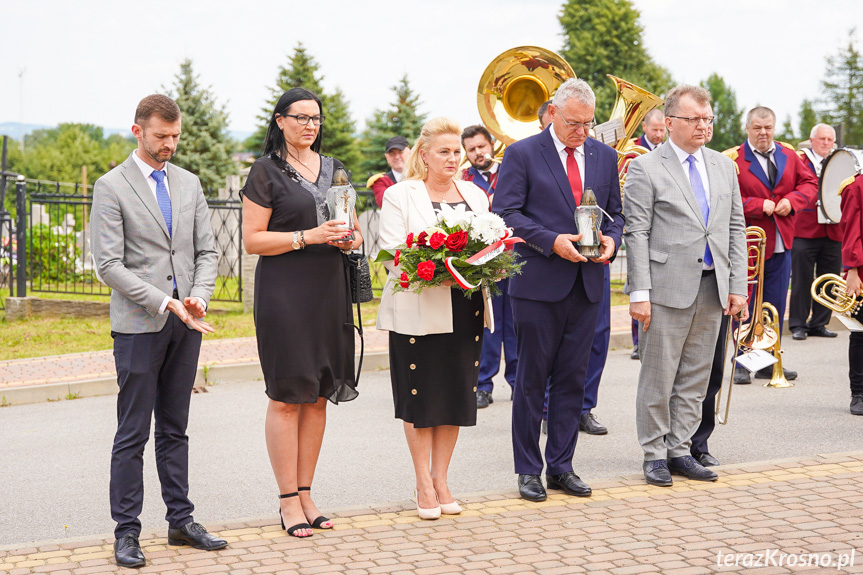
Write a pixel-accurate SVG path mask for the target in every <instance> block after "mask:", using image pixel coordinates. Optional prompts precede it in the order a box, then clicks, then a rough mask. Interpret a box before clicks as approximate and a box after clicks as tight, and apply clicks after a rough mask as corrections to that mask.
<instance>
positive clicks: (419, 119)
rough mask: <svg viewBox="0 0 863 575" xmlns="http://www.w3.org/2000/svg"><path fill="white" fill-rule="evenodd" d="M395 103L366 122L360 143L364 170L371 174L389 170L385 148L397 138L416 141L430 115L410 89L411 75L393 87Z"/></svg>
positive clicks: (362, 171)
mask: <svg viewBox="0 0 863 575" xmlns="http://www.w3.org/2000/svg"><path fill="white" fill-rule="evenodd" d="M391 89H392V91H393V93H394V94H395V100H394V101H393V102H392V103H391V104H390V106H389V107H388V108H386V109H384V110H375V111H374V113H373V114H372V117H371V118H369V119H368V120H367V121H366V129H365V131H364V132H363V135H362V139H361V141H360V147H361V151H362V154H363V160H362V163H361V165H360V171H361V173H362V174H363V175H366V176H368V175H371V174H374V173H377V172H383V171H386V170H388V169H389V168H388V167H387V162H386V160H385V159H384V147H385V146H386V142H387V140H389V139H390V138H392V137H393V136H404V137H405V138H407V140H408V142H413V141H414V140H416V138H417V137H418V136H419V134H420V130H422V127H423V124H425V121H426V114H424V113H420V112H419V107H420V104H421V102H420V98H419V94H417V93H416V92H414V91H413V89H411V86H410V81H409V80H408V77H407V74H405V75H404V76H402V78H401V79H400V80H399V81H398V83H397V84H396V85H395V86H393V87H392V88H391Z"/></svg>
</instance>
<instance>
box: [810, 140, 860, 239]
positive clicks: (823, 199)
mask: <svg viewBox="0 0 863 575" xmlns="http://www.w3.org/2000/svg"><path fill="white" fill-rule="evenodd" d="M860 173H863V150H856V149H854V148H839V149H837V150H835V151H834V152H833V153H832V154H830V155H829V156H827V159H825V160H824V167H823V168H822V169H821V178H820V179H819V181H818V201H819V202H820V206H821V207H820V215H822V216H823V217H825V218H827V219H828V220H830V221H831V222H833V223H834V224H838V223H839V222H840V221H841V220H842V209H841V207H840V206H841V204H842V196H840V195H839V188H840V187H841V185H842V183H843V182H845V180H847V179H848V178H853V177H854V176H856V175H857V174H860Z"/></svg>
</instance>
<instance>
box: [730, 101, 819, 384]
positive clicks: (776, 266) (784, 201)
mask: <svg viewBox="0 0 863 575" xmlns="http://www.w3.org/2000/svg"><path fill="white" fill-rule="evenodd" d="M775 126H776V114H774V113H773V110H771V109H770V108H765V107H763V106H759V107H757V108H753V109H752V110H750V111H749V113H748V114H747V115H746V135H747V139H746V141H745V142H743V144H742V145H740V146H737V147H736V148H732V149H731V150H726V152H725V153H726V154H727V155H728V156H729V157H731V159H732V160H734V162H735V163H736V164H737V171H738V173H737V179H738V182H739V183H740V195H741V197H742V198H743V214H744V215H745V216H746V225H747V226H758V227H760V228H762V229H763V230H764V232H765V234H766V235H767V247H766V250H765V254H764V257H765V262H764V284H763V287H764V301H766V302H769V303H771V304H773V306H775V307H776V310H777V311H778V312H779V332H780V333H781V332H782V326H783V325H784V320H785V307H786V301H787V298H788V284H789V280H790V278H791V248H792V245H793V243H794V218H795V216H796V214H797V213H799V212H801V211H802V210H804V209H806V208H808V207H811V206H814V205H815V202H816V201H817V195H818V181H817V180H816V179H815V176H814V175H813V174H812V172H810V171H809V170H807V169H806V167H805V166H804V165H803V162H801V161H800V158H798V157H797V154H796V153H794V149H793V148H792V147H791V146H789V145H788V144H783V143H781V142H780V143H779V144H780V145H777V142H774V141H773V130H774V127H775ZM753 304H754V298H750V300H749V306H750V309H749V312H750V314H751V313H752V305H753ZM772 373H773V368H772V367H767V368H765V369H762V370H760V371H758V372H756V374H755V377H757V378H762V379H770V377H771V374H772ZM785 377H786V379H788V380H793V379H796V378H797V372H794V371H790V370H787V369H786V370H785ZM734 383H750V379H749V372H748V371H746V369H744V368H743V367H740V366H737V367H736V368H735V374H734Z"/></svg>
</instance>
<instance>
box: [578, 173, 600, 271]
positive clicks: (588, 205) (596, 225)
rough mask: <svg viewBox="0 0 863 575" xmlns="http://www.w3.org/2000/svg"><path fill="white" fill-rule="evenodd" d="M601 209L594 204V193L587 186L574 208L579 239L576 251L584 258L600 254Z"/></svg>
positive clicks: (596, 256)
mask: <svg viewBox="0 0 863 575" xmlns="http://www.w3.org/2000/svg"><path fill="white" fill-rule="evenodd" d="M603 213H604V212H603V210H602V208H600V207H599V206H598V205H596V195H595V194H594V193H593V190H592V189H590V188H587V189H586V190H584V194H582V196H581V205H579V206H578V207H577V208H575V225H576V226H577V227H578V233H580V234H581V239H580V240H578V243H577V244H576V249H577V250H578V252H579V253H580V254H581V255H583V256H584V257H586V258H598V257H599V256H600V255H602V250H601V248H602V246H601V245H600V241H599V237H600V236H599V234H600V227H601V226H602V215H603Z"/></svg>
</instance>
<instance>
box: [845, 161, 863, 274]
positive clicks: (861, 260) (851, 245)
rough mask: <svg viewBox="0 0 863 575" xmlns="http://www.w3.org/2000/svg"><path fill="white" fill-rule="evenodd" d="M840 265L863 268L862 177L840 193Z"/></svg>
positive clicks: (858, 177) (855, 179)
mask: <svg viewBox="0 0 863 575" xmlns="http://www.w3.org/2000/svg"><path fill="white" fill-rule="evenodd" d="M840 207H841V208H842V223H841V224H840V225H841V226H842V265H843V266H844V267H846V268H860V267H863V176H857V177H856V178H854V182H853V183H852V184H850V185H849V186H847V187H846V188H845V190H844V191H843V192H842V203H841V204H840Z"/></svg>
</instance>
